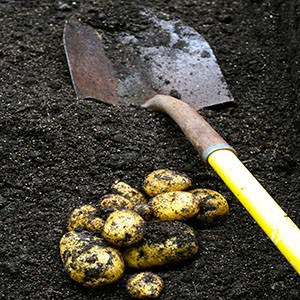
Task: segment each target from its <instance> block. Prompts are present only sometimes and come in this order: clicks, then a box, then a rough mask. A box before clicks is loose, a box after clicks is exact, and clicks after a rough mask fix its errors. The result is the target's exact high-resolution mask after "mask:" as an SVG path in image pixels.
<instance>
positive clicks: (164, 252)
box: [122, 221, 199, 269]
mask: <svg viewBox="0 0 300 300" xmlns="http://www.w3.org/2000/svg"><path fill="white" fill-rule="evenodd" d="M151 223H152V224H154V225H155V228H156V232H157V231H160V229H162V228H163V227H164V226H165V225H166V223H169V224H168V225H172V226H170V229H168V227H166V228H165V229H163V230H162V231H164V233H163V235H162V236H161V239H160V240H152V234H151V232H150V233H148V234H145V236H144V238H143V240H142V241H141V243H139V244H138V245H136V246H132V247H130V248H128V249H126V250H125V251H124V252H123V253H122V254H123V258H124V261H125V264H126V265H127V266H129V267H131V268H134V269H146V268H151V267H155V266H163V265H166V264H170V263H174V262H179V261H182V260H185V259H188V258H190V257H192V256H193V255H195V254H196V253H197V252H198V250H199V246H198V241H197V237H196V233H195V231H194V230H193V229H192V228H191V227H189V226H188V225H186V224H184V223H182V222H178V221H174V222H168V221H166V222H158V221H157V222H151V221H150V222H148V223H147V225H148V226H150V227H151ZM171 223H172V224H171Z"/></svg>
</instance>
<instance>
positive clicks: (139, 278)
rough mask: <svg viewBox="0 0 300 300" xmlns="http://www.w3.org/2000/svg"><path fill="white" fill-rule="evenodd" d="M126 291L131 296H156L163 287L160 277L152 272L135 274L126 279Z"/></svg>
mask: <svg viewBox="0 0 300 300" xmlns="http://www.w3.org/2000/svg"><path fill="white" fill-rule="evenodd" d="M126 288H127V291H128V293H129V295H130V296H131V297H132V298H137V299H145V298H147V299H149V298H151V299H154V298H158V297H159V295H160V294H161V292H162V290H163V288H164V282H163V280H162V278H161V277H160V276H158V275H156V274H154V273H152V272H142V273H139V274H135V275H133V276H131V277H130V278H129V280H128V281H127V286H126Z"/></svg>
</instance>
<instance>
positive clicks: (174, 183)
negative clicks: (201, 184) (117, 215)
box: [143, 169, 192, 197]
mask: <svg viewBox="0 0 300 300" xmlns="http://www.w3.org/2000/svg"><path fill="white" fill-rule="evenodd" d="M191 184H192V183H191V180H190V179H189V177H188V176H186V175H185V174H182V173H179V172H177V171H173V170H168V169H159V170H155V171H153V172H152V173H150V174H149V175H148V176H147V177H146V178H145V180H144V183H143V188H144V190H145V192H146V193H147V194H148V195H149V196H151V197H153V196H156V195H159V194H162V193H166V192H172V191H183V190H186V189H188V188H189V187H190V186H191Z"/></svg>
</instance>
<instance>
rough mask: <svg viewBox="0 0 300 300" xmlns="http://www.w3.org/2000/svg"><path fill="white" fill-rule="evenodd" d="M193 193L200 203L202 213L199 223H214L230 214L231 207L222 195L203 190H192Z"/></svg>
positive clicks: (199, 215) (198, 217)
mask: <svg viewBox="0 0 300 300" xmlns="http://www.w3.org/2000/svg"><path fill="white" fill-rule="evenodd" d="M191 193H192V194H193V195H195V196H196V197H197V198H198V200H199V201H200V212H199V214H198V215H197V219H198V220H199V221H201V222H204V223H212V222H214V221H216V220H218V219H220V218H223V217H225V216H226V215H227V214H228V212H229V205H228V203H227V201H226V199H225V198H224V197H223V196H222V195H221V194H220V193H218V192H216V191H213V190H210V189H202V188H201V189H196V190H192V191H191Z"/></svg>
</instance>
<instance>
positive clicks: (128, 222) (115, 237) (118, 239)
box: [102, 210, 145, 246]
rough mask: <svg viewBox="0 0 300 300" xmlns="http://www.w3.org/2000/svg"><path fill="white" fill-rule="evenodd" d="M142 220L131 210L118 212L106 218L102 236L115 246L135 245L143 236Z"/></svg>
mask: <svg viewBox="0 0 300 300" xmlns="http://www.w3.org/2000/svg"><path fill="white" fill-rule="evenodd" d="M144 223H145V222H144V220H143V218H142V217H141V216H140V215H138V214H137V213H136V212H134V211H131V210H119V211H115V212H113V213H111V214H110V215H109V217H108V218H107V220H106V222H105V224H104V228H103V231H102V236H103V237H104V238H105V239H106V240H107V241H109V242H110V243H111V244H113V245H116V246H129V245H132V244H135V243H137V242H138V241H140V240H141V239H142V238H143V235H144Z"/></svg>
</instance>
